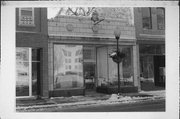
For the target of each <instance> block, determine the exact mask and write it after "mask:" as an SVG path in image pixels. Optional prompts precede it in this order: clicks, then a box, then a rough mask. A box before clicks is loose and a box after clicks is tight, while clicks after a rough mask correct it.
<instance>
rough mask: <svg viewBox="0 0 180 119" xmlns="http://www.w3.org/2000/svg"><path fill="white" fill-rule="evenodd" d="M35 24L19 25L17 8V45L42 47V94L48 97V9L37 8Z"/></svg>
mask: <svg viewBox="0 0 180 119" xmlns="http://www.w3.org/2000/svg"><path fill="white" fill-rule="evenodd" d="M34 14H35V17H34V18H35V26H22V25H19V24H18V22H19V20H18V19H19V17H18V16H19V10H18V9H16V47H33V48H40V49H41V66H40V72H41V79H40V82H41V95H43V96H45V97H48V95H49V89H48V37H47V36H48V34H47V32H48V30H47V9H46V8H35V9H34Z"/></svg>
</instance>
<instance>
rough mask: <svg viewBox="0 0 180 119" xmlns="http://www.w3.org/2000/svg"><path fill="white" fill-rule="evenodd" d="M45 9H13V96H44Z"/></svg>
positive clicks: (46, 83) (45, 79)
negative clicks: (14, 59) (14, 75)
mask: <svg viewBox="0 0 180 119" xmlns="http://www.w3.org/2000/svg"><path fill="white" fill-rule="evenodd" d="M47 33H48V30H47V9H46V8H16V76H17V78H16V96H17V97H32V96H37V95H38V96H44V97H47V96H48V93H49V90H48V34H47Z"/></svg>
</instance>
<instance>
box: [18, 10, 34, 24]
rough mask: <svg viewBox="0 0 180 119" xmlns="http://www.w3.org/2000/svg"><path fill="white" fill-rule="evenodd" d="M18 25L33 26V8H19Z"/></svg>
mask: <svg viewBox="0 0 180 119" xmlns="http://www.w3.org/2000/svg"><path fill="white" fill-rule="evenodd" d="M19 25H25V26H34V8H30V7H29V8H19Z"/></svg>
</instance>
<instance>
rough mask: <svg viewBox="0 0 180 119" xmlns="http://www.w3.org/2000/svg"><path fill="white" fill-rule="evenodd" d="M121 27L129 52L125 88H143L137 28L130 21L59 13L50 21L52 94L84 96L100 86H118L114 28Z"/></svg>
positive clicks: (125, 49) (124, 70)
mask: <svg viewBox="0 0 180 119" xmlns="http://www.w3.org/2000/svg"><path fill="white" fill-rule="evenodd" d="M117 26H118V27H120V28H121V36H120V41H119V48H120V50H121V51H122V52H124V53H125V54H126V57H125V58H124V60H123V62H122V63H121V64H120V72H119V73H120V78H121V79H120V80H121V81H120V82H121V83H120V85H121V87H128V86H130V87H137V88H139V82H140V81H139V78H138V59H137V58H138V52H137V49H138V48H137V45H136V37H135V28H134V26H132V25H128V24H127V22H126V21H123V20H119V19H105V20H104V21H102V22H100V23H99V24H96V25H94V22H93V21H92V20H91V19H90V18H83V17H73V16H57V17H55V18H54V19H51V20H49V21H48V35H49V39H48V66H49V68H48V72H49V74H48V75H49V90H50V94H49V95H50V97H51V96H71V95H83V94H85V92H86V90H89V89H90V90H96V88H97V87H99V86H103V85H106V86H115V85H117V64H116V63H114V62H113V61H112V59H111V58H110V57H109V54H111V53H112V52H113V51H115V50H116V39H115V38H114V34H113V32H114V30H115V28H116V27H117Z"/></svg>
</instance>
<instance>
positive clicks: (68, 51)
mask: <svg viewBox="0 0 180 119" xmlns="http://www.w3.org/2000/svg"><path fill="white" fill-rule="evenodd" d="M82 49H83V47H82V46H81V45H54V89H65V88H82V87H83V86H84V80H83V65H82V63H83V62H82V59H83V53H82Z"/></svg>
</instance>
